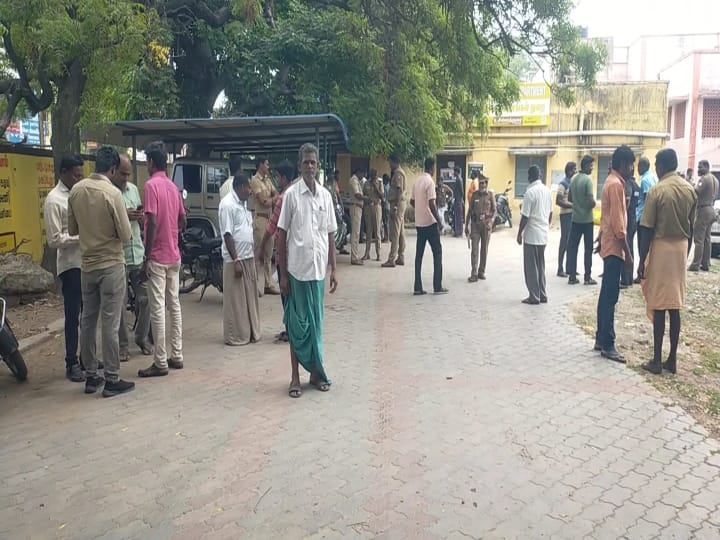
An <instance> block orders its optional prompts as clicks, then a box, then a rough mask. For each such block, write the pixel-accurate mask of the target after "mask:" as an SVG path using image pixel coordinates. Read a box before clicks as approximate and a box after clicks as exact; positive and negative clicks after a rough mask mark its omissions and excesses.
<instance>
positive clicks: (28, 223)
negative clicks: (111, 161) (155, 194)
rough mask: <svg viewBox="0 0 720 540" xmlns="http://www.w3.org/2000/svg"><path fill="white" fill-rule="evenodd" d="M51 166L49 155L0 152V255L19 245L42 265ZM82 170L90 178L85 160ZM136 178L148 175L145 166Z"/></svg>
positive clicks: (52, 178) (89, 164)
mask: <svg viewBox="0 0 720 540" xmlns="http://www.w3.org/2000/svg"><path fill="white" fill-rule="evenodd" d="M53 167H54V166H53V158H52V156H51V155H50V153H49V152H43V151H38V152H32V153H13V152H5V153H2V152H0V253H7V252H8V251H11V250H13V249H15V247H16V246H18V245H19V244H20V243H21V242H22V243H23V244H22V246H20V248H19V249H18V253H25V254H28V255H30V256H32V258H33V260H34V261H35V262H37V263H40V262H42V260H43V253H44V250H45V245H46V241H45V222H44V220H43V206H44V204H45V198H46V197H47V194H48V193H49V192H50V191H51V190H52V189H53V188H54V187H55V182H56V176H55V173H54V170H53ZM84 168H85V174H87V175H89V174H90V173H91V172H92V170H93V168H94V166H93V162H92V161H90V160H89V159H86V160H85V167H84ZM140 175H142V176H140ZM138 176H140V177H141V178H143V179H144V178H145V177H146V176H147V172H146V171H145V169H144V167H142V166H138ZM141 193H142V191H141ZM23 241H24V242H23Z"/></svg>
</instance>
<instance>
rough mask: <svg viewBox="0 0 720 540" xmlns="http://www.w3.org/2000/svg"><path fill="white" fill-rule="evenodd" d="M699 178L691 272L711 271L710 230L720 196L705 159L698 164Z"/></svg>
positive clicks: (716, 180) (696, 186)
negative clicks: (716, 200) (718, 196)
mask: <svg viewBox="0 0 720 540" xmlns="http://www.w3.org/2000/svg"><path fill="white" fill-rule="evenodd" d="M698 176H699V177H700V178H698V181H697V183H696V184H695V192H696V193H697V198H698V201H697V214H696V215H695V227H694V232H693V236H694V238H693V239H694V241H695V253H694V254H693V261H692V264H691V265H690V266H689V267H688V270H689V271H690V272H697V271H698V270H704V271H705V272H707V271H708V270H710V254H711V252H712V239H711V237H710V230H711V229H712V224H713V223H714V222H715V208H714V207H713V205H714V204H715V199H716V198H717V195H718V179H717V178H715V175H714V174H712V173H711V172H710V163H708V161H707V160H705V159H703V160H702V161H700V163H698Z"/></svg>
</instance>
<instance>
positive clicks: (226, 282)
mask: <svg viewBox="0 0 720 540" xmlns="http://www.w3.org/2000/svg"><path fill="white" fill-rule="evenodd" d="M249 197H250V179H249V178H248V176H247V175H246V174H245V173H244V172H242V171H238V173H237V174H236V175H235V178H233V184H232V191H231V192H230V193H229V194H228V195H226V196H225V197H223V199H222V201H220V207H219V209H218V214H219V221H220V232H221V234H222V238H223V245H222V255H223V262H224V264H223V334H224V337H225V344H226V345H232V346H234V345H247V344H248V343H254V342H256V341H259V340H260V307H259V301H258V284H257V273H256V272H257V270H256V268H255V257H254V249H253V244H254V243H253V218H252V214H251V213H250V211H249V210H248V209H247V200H248V198H249Z"/></svg>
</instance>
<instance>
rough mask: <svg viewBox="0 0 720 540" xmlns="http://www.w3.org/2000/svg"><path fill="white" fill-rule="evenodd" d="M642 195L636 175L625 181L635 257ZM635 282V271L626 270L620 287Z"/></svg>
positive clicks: (633, 254)
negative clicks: (638, 214) (639, 202)
mask: <svg viewBox="0 0 720 540" xmlns="http://www.w3.org/2000/svg"><path fill="white" fill-rule="evenodd" d="M639 197H640V186H639V185H638V184H637V181H636V180H635V177H634V176H632V177H630V180H629V181H628V182H626V183H625V199H626V200H627V203H628V211H627V241H628V245H629V246H630V253H632V256H633V258H634V257H635V248H634V247H633V244H634V243H635V233H636V232H637V204H638V198H639ZM632 284H633V272H632V270H630V271H628V270H624V271H623V274H622V277H621V278H620V288H621V289H627V288H628V287H632Z"/></svg>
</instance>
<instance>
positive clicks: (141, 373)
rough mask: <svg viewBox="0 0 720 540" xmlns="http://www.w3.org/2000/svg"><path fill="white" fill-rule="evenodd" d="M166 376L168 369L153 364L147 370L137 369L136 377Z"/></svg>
mask: <svg viewBox="0 0 720 540" xmlns="http://www.w3.org/2000/svg"><path fill="white" fill-rule="evenodd" d="M167 374H168V368H159V367H157V366H156V365H155V364H150V367H149V368H146V369H139V370H138V377H145V378H146V377H164V376H165V375H167Z"/></svg>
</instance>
